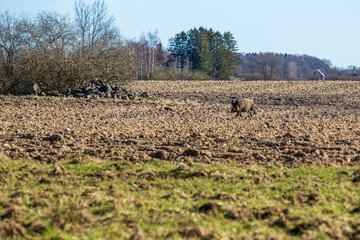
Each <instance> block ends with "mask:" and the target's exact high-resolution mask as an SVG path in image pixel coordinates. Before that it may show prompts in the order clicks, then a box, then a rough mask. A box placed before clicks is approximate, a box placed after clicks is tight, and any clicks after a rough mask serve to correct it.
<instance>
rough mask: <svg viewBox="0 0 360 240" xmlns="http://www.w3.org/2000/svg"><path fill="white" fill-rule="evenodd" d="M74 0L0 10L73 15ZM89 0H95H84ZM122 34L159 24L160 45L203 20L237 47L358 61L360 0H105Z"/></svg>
mask: <svg viewBox="0 0 360 240" xmlns="http://www.w3.org/2000/svg"><path fill="white" fill-rule="evenodd" d="M74 2H75V1H74V0H62V1H52V0H0V12H5V11H7V10H9V12H10V13H21V12H23V13H29V14H36V13H37V12H39V11H42V10H45V11H48V10H55V11H57V12H59V13H69V14H71V15H73V12H74V11H73V7H74ZM86 2H87V3H92V2H93V0H86ZM105 3H106V5H107V7H108V9H109V12H110V14H111V15H113V16H114V17H115V19H116V23H117V26H118V27H119V29H120V31H121V34H122V35H123V37H124V38H126V39H134V38H137V39H138V38H139V37H140V35H141V33H142V32H145V33H146V32H148V31H155V30H158V34H159V37H160V39H161V41H162V43H163V45H164V46H167V45H168V41H169V39H170V38H171V37H174V36H175V34H176V33H180V32H181V31H188V30H190V29H191V28H194V27H196V28H198V27H200V26H203V27H205V28H213V30H215V31H220V32H222V33H223V32H225V31H230V32H231V33H232V34H233V35H234V37H235V39H236V41H237V43H238V48H239V52H244V53H248V52H276V53H288V54H307V55H310V56H315V57H318V58H320V59H328V60H330V61H331V62H332V64H333V65H334V66H337V67H345V68H346V67H348V66H349V65H355V66H357V67H360V30H359V29H358V27H359V25H360V1H359V0H292V1H291V0H222V1H215V0H182V1H176V2H175V1H169V0H152V1H149V0H105Z"/></svg>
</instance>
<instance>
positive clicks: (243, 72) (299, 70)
mask: <svg viewBox="0 0 360 240" xmlns="http://www.w3.org/2000/svg"><path fill="white" fill-rule="evenodd" d="M239 60H240V64H239V65H238V66H237V69H236V71H235V72H234V77H236V78H239V79H245V80H278V79H288V80H298V79H307V80H314V79H318V76H316V75H314V72H315V71H316V69H320V70H321V71H322V72H323V73H324V74H325V75H326V77H325V78H326V79H328V80H360V78H359V74H358V73H359V70H360V69H359V68H356V67H355V66H349V67H348V68H347V69H339V68H337V67H333V66H332V63H331V61H330V60H327V59H319V58H316V57H313V56H309V55H305V54H303V55H299V54H286V53H285V54H281V53H271V52H267V53H247V54H239Z"/></svg>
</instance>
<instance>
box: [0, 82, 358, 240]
mask: <svg viewBox="0 0 360 240" xmlns="http://www.w3.org/2000/svg"><path fill="white" fill-rule="evenodd" d="M129 88H130V89H133V90H135V91H137V92H143V91H149V92H150V94H151V96H152V98H151V99H137V100H134V101H123V100H112V99H105V100H90V99H73V98H68V99H66V98H53V97H32V96H23V97H13V96H2V97H1V98H0V105H1V108H0V151H1V152H2V155H3V156H4V157H2V158H0V192H1V194H0V220H1V221H0V237H8V238H15V237H20V238H21V237H25V238H39V239H49V238H52V239H70V238H82V237H89V238H104V239H109V238H110V239H118V238H120V239H127V238H132V239H148V238H150V239H159V238H170V239H178V238H200V239H241V238H244V239H254V238H260V239H264V238H270V237H272V238H273V239H287V238H295V239H297V238H318V239H324V238H333V239H344V238H348V239H359V236H360V222H359V221H358V219H359V208H360V205H359V202H360V198H359V196H360V194H359V188H358V186H359V182H360V169H359V165H360V142H359V141H360V123H359V117H360V112H359V109H360V85H359V83H357V82H304V81H299V82H237V81H227V82H223V81H194V82H183V81H174V82H161V81H145V82H133V83H132V84H131V85H130V86H129ZM237 98H252V99H254V101H255V104H257V115H255V116H253V117H249V116H247V114H243V115H244V116H243V118H236V117H235V114H234V113H230V109H231V100H233V99H237ZM15 160H16V161H15ZM45 163H46V164H45Z"/></svg>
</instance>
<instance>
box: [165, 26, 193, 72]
mask: <svg viewBox="0 0 360 240" xmlns="http://www.w3.org/2000/svg"><path fill="white" fill-rule="evenodd" d="M187 42H188V38H187V34H186V33H185V32H184V31H182V32H181V33H178V34H176V35H175V38H171V39H170V44H169V45H170V48H169V51H170V53H171V55H173V56H174V57H175V58H176V59H177V66H179V65H180V69H181V70H183V69H184V68H185V63H186V61H187V56H188V54H187V52H188V51H187V46H188V45H187Z"/></svg>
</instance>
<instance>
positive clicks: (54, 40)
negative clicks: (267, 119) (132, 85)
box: [0, 0, 358, 94]
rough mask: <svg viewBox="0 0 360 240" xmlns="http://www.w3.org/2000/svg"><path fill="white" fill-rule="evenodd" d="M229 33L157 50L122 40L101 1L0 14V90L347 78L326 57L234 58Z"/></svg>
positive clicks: (192, 35) (194, 33)
mask: <svg viewBox="0 0 360 240" xmlns="http://www.w3.org/2000/svg"><path fill="white" fill-rule="evenodd" d="M237 51H238V47H237V42H236V40H235V39H234V37H233V35H232V34H231V33H230V32H225V33H220V32H218V31H214V30H213V29H211V28H210V29H206V28H203V27H200V28H193V29H190V30H188V31H187V32H185V31H182V32H181V33H177V34H175V36H174V37H173V38H171V39H170V40H169V47H168V48H167V49H166V48H164V46H163V44H162V43H161V41H160V39H159V37H158V32H157V31H149V32H148V33H144V34H142V36H140V38H139V40H126V39H123V38H122V37H121V34H120V31H119V28H118V27H117V26H116V24H115V19H114V17H113V16H111V15H110V14H109V11H108V8H107V7H106V5H105V2H104V1H101V0H96V1H94V2H93V3H86V2H85V1H84V0H76V1H75V3H74V13H73V16H71V15H70V14H59V13H57V12H52V11H42V12H39V13H38V14H36V15H35V16H30V15H19V14H11V13H9V12H8V11H7V12H2V13H0V93H11V94H20V93H21V91H22V89H23V87H24V86H25V85H26V84H28V83H31V82H35V83H37V84H39V85H40V87H41V88H42V89H52V90H57V91H60V92H65V91H66V90H68V89H69V88H78V87H81V86H83V85H84V84H86V83H87V81H88V80H90V79H93V78H101V79H103V80H105V81H107V82H108V83H124V82H126V81H129V80H136V79H139V80H150V79H159V80H176V79H188V80H193V79H197V80H201V79H220V80H223V79H231V78H238V79H245V80H253V79H254V80H256V79H261V80H273V79H308V78H309V77H311V76H312V73H313V71H314V70H315V69H321V70H322V71H323V72H324V73H325V74H326V75H327V76H329V77H328V78H331V76H333V78H334V79H335V78H336V79H342V78H344V79H345V78H349V77H353V78H354V79H355V78H356V76H355V75H357V73H358V69H357V68H353V69H352V70H350V69H345V70H343V69H342V70H340V69H337V68H334V67H331V62H330V61H328V60H320V59H318V58H315V57H311V56H307V55H290V54H276V53H248V54H240V53H237Z"/></svg>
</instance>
